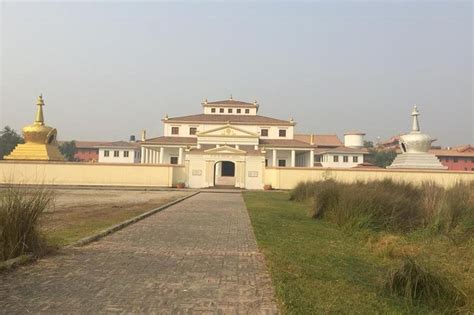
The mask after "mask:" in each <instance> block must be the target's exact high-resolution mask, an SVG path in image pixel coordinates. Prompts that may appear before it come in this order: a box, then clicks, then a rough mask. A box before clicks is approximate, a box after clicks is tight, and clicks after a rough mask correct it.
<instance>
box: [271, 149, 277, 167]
mask: <svg viewBox="0 0 474 315" xmlns="http://www.w3.org/2000/svg"><path fill="white" fill-rule="evenodd" d="M272 158H273V159H272V167H277V150H275V149H273V156H272Z"/></svg>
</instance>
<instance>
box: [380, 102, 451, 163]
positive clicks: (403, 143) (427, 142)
mask: <svg viewBox="0 0 474 315" xmlns="http://www.w3.org/2000/svg"><path fill="white" fill-rule="evenodd" d="M411 115H412V116H413V127H412V130H411V132H410V133H409V134H406V135H403V136H401V137H400V149H401V150H402V154H398V155H397V157H396V158H395V160H394V161H393V163H392V165H390V166H388V167H387V168H398V169H400V168H405V169H414V168H415V169H438V170H439V169H447V168H448V167H447V166H443V165H442V164H441V162H440V161H439V160H438V158H437V157H436V156H435V155H434V154H430V153H428V150H429V149H430V148H431V143H432V142H433V141H435V140H434V139H432V138H431V137H430V136H429V135H427V134H424V133H421V132H420V124H419V122H418V116H419V115H420V112H419V111H418V108H417V107H416V106H415V107H414V108H413V111H412V113H411Z"/></svg>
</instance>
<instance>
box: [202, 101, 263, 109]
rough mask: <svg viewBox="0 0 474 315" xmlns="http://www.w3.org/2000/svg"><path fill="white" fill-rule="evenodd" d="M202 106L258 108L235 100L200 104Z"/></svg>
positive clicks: (252, 104) (253, 104) (255, 105)
mask: <svg viewBox="0 0 474 315" xmlns="http://www.w3.org/2000/svg"><path fill="white" fill-rule="evenodd" d="M202 105H203V106H215V105H220V106H223V107H226V106H239V107H258V105H257V104H255V103H248V102H242V101H236V100H232V99H231V100H223V101H214V102H204V103H202Z"/></svg>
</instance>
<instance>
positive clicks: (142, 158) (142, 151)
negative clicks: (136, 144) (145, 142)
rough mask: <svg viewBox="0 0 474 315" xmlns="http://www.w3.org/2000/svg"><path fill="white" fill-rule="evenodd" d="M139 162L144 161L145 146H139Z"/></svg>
mask: <svg viewBox="0 0 474 315" xmlns="http://www.w3.org/2000/svg"><path fill="white" fill-rule="evenodd" d="M140 163H142V164H144V163H145V147H141V156H140Z"/></svg>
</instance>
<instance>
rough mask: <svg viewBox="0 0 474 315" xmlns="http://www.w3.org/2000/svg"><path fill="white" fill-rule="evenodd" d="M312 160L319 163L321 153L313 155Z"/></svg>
mask: <svg viewBox="0 0 474 315" xmlns="http://www.w3.org/2000/svg"><path fill="white" fill-rule="evenodd" d="M314 161H315V162H318V163H320V162H321V155H315V156H314Z"/></svg>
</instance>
